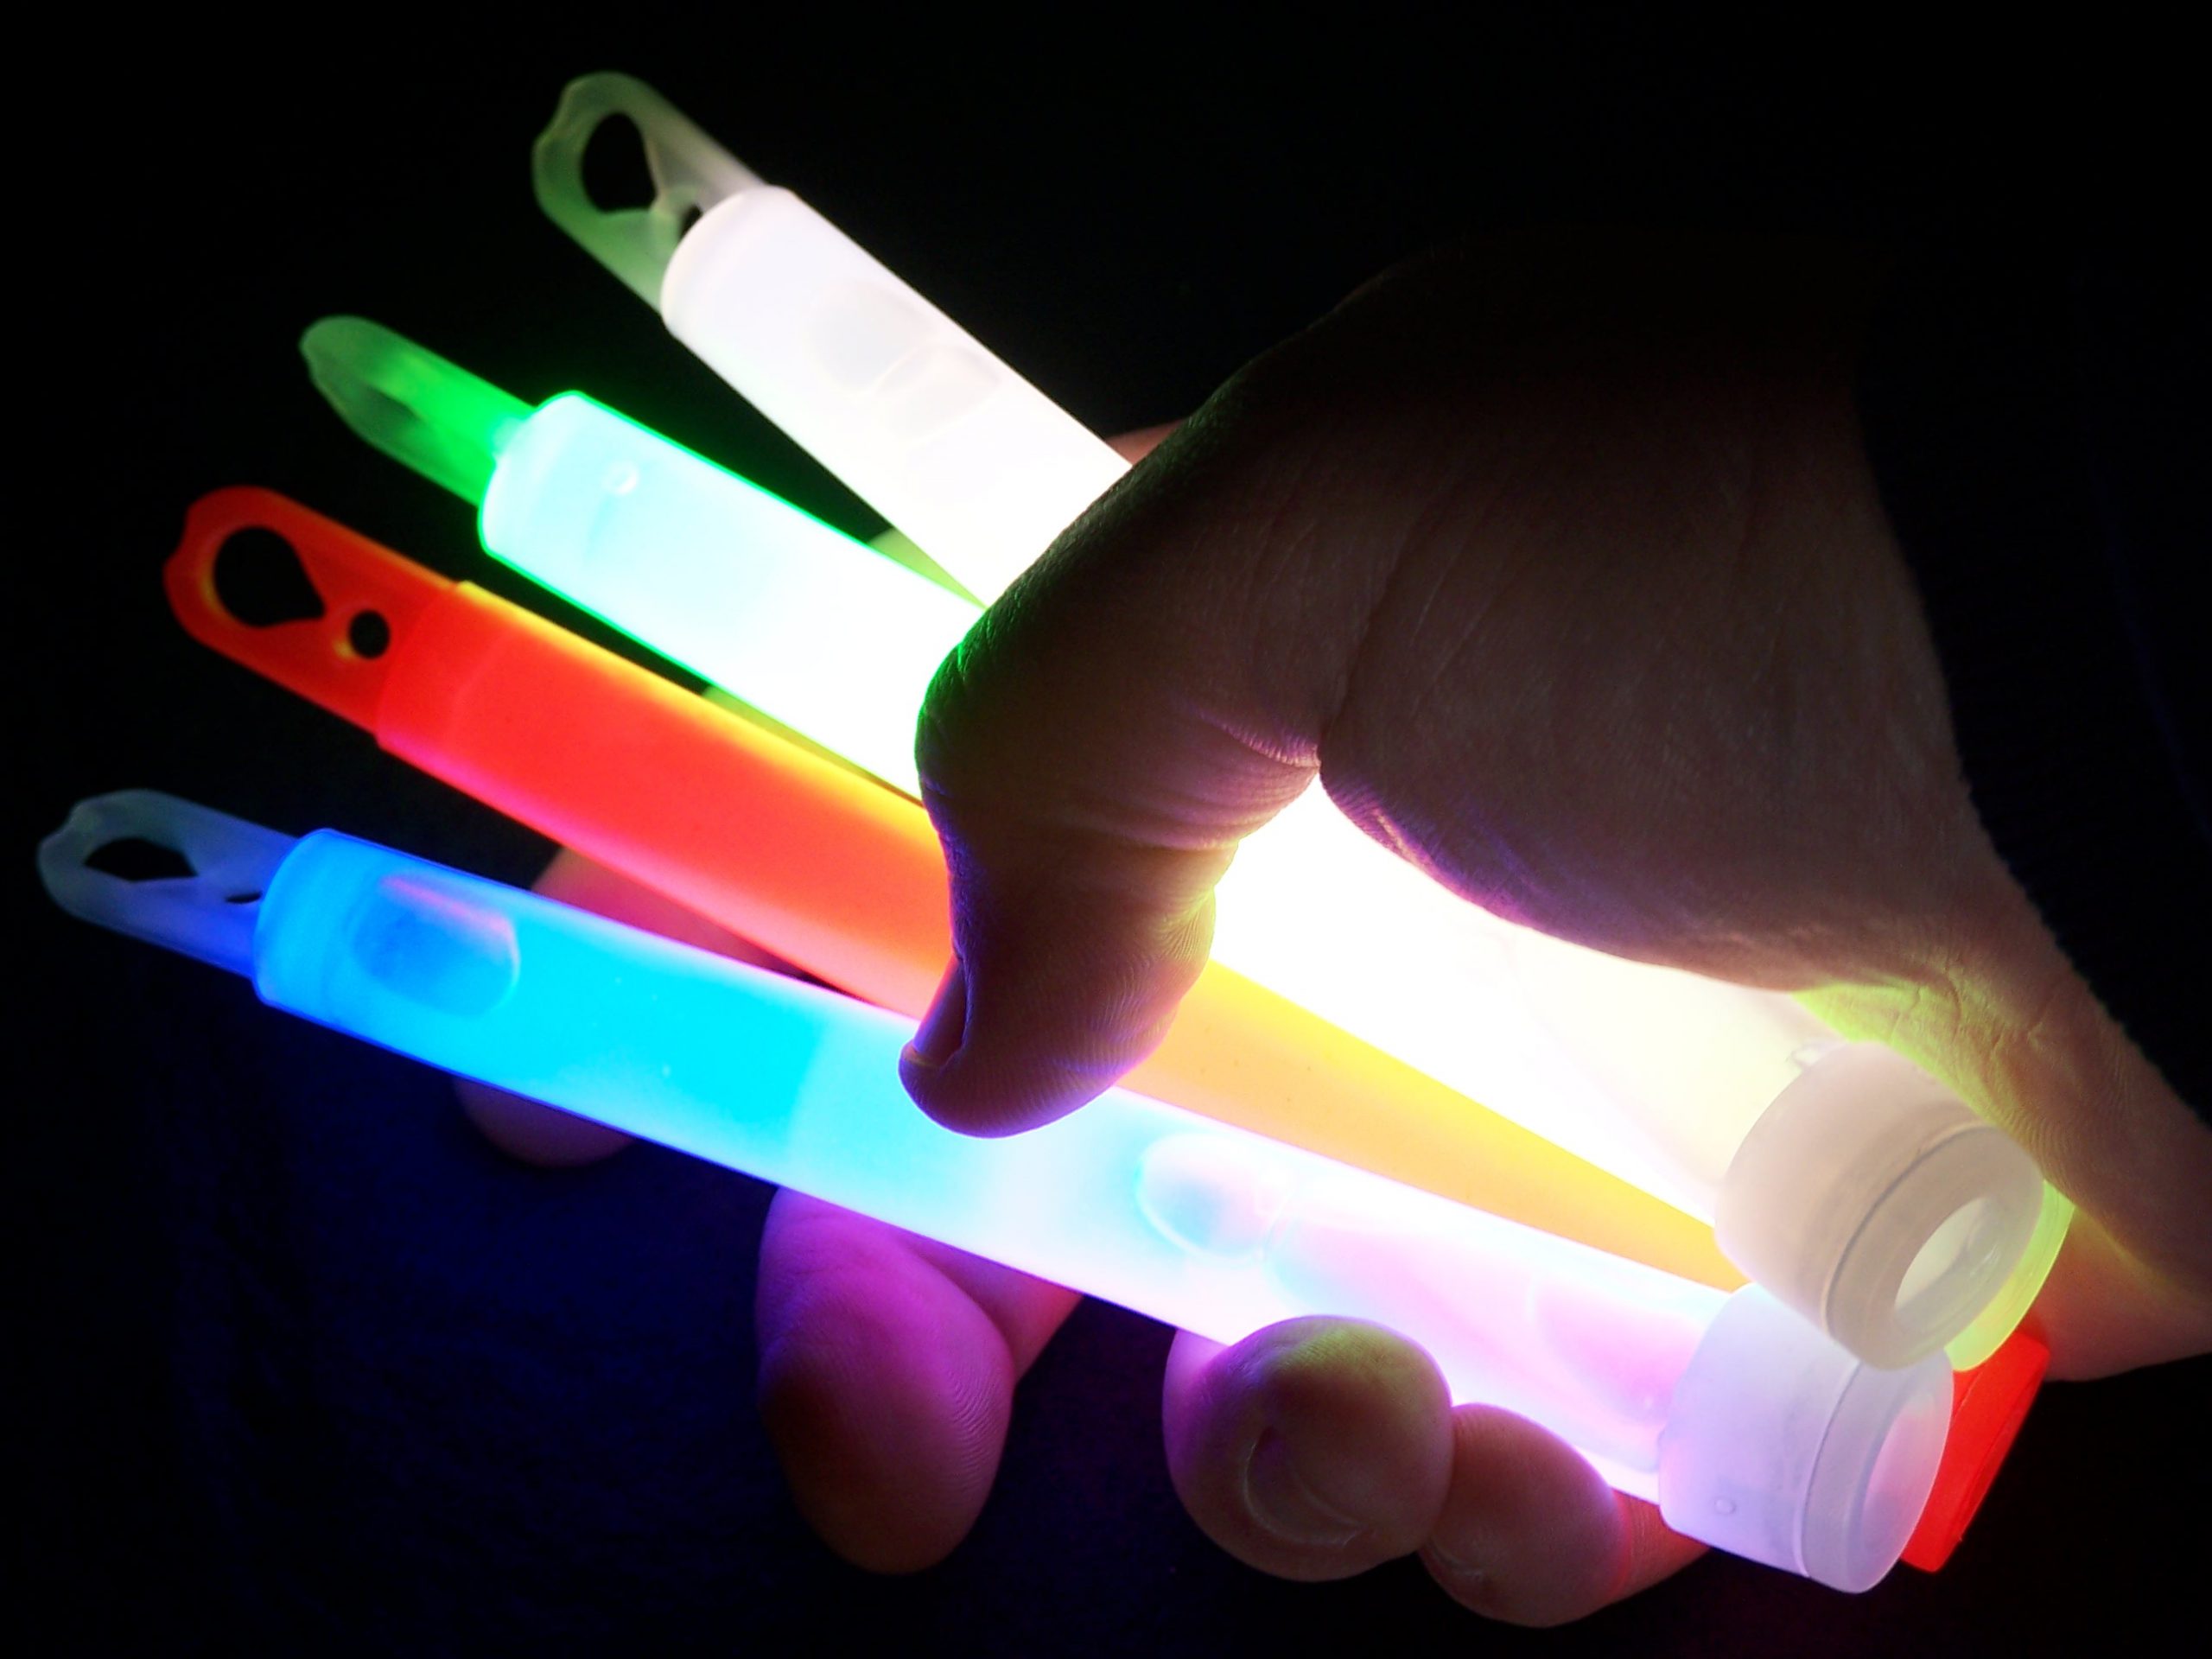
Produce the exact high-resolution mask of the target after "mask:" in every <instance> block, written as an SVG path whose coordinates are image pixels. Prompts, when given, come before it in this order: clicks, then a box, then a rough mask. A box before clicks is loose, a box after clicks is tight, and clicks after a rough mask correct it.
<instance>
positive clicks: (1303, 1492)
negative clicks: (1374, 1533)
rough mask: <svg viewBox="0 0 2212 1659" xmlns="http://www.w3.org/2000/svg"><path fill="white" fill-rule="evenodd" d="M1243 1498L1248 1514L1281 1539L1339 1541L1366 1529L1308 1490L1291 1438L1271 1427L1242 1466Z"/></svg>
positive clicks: (1315, 1542)
mask: <svg viewBox="0 0 2212 1659" xmlns="http://www.w3.org/2000/svg"><path fill="white" fill-rule="evenodd" d="M1244 1499H1245V1503H1246V1504H1247V1506H1248V1507H1249V1509H1250V1510H1251V1513H1252V1518H1253V1519H1254V1520H1255V1521H1256V1522H1259V1523H1260V1525H1261V1526H1262V1527H1264V1528H1265V1529H1267V1530H1268V1531H1269V1532H1271V1533H1273V1534H1274V1535H1275V1536H1276V1537H1278V1538H1280V1539H1281V1540H1282V1541H1284V1542H1285V1543H1290V1544H1300V1545H1308V1546H1337V1545H1344V1544H1348V1543H1350V1542H1351V1541H1352V1540H1353V1539H1355V1538H1357V1537H1358V1536H1359V1535H1360V1534H1362V1533H1363V1532H1365V1531H1366V1530H1367V1528H1366V1527H1365V1526H1364V1525H1363V1524H1362V1523H1361V1522H1360V1521H1359V1520H1358V1518H1357V1516H1350V1515H1347V1514H1345V1513H1344V1511H1343V1510H1340V1509H1338V1507H1337V1506H1336V1505H1335V1504H1333V1503H1330V1502H1329V1500H1328V1499H1326V1498H1325V1497H1322V1496H1321V1495H1320V1494H1319V1492H1317V1491H1314V1490H1313V1485H1312V1484H1311V1483H1310V1482H1309V1481H1307V1479H1306V1477H1305V1476H1304V1475H1303V1474H1302V1473H1300V1471H1299V1467H1298V1459H1297V1457H1296V1456H1295V1454H1294V1452H1292V1451H1291V1447H1290V1442H1289V1441H1288V1440H1285V1439H1284V1438H1283V1437H1282V1436H1281V1434H1279V1433H1276V1432H1275V1431H1274V1429H1272V1428H1270V1429H1266V1430H1263V1431H1262V1433H1261V1435H1260V1439H1259V1441H1258V1443H1257V1444H1256V1445H1255V1446H1253V1448H1252V1456H1251V1459H1250V1460H1249V1462H1248V1463H1246V1464H1245V1465H1244Z"/></svg>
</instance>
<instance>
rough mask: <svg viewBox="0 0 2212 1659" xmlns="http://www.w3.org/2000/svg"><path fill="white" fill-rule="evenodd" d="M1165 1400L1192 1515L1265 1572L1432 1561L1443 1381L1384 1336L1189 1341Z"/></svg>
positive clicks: (1368, 1329)
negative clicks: (1427, 1550) (1419, 1558)
mask: <svg viewBox="0 0 2212 1659" xmlns="http://www.w3.org/2000/svg"><path fill="white" fill-rule="evenodd" d="M1161 1399H1162V1427H1163V1429H1164V1431H1165V1433H1166V1443H1167V1468H1168V1474H1169V1476H1170V1478H1172V1479H1173V1482H1174V1484H1175V1491H1176V1493H1177V1495H1178V1496H1179V1497H1181V1499H1182V1500H1183V1506H1184V1508H1185V1509H1186V1510H1189V1511H1190V1513H1191V1517H1192V1519H1193V1520H1194V1521H1196V1522H1198V1526H1199V1528H1200V1529H1202V1530H1203V1531H1205V1534H1206V1535H1207V1536H1209V1537H1210V1538H1211V1539H1212V1540H1213V1541H1215V1542H1216V1543H1217V1544H1219V1545H1220V1546H1221V1547H1222V1548H1224V1549H1225V1550H1227V1551H1228V1552H1229V1553H1230V1554H1232V1555H1234V1556H1236V1558H1237V1559H1238V1560H1241V1561H1244V1562H1247V1563H1249V1565H1251V1566H1253V1567H1259V1568H1260V1569H1261V1570H1262V1571H1263V1572H1268V1573H1274V1574H1276V1575H1277V1576H1279V1577H1281V1578H1287V1579H1300V1580H1322V1579H1340V1578H1346V1577H1349V1576H1350V1575H1351V1574H1353V1573H1363V1572H1365V1571H1366V1570H1367V1569H1368V1568H1370V1567H1374V1566H1376V1565H1377V1564H1379V1563H1381V1562H1383V1561H1386V1560H1393V1559H1395V1557H1397V1556H1400V1555H1405V1554H1410V1553H1412V1552H1413V1551H1414V1550H1415V1549H1418V1548H1421V1543H1422V1541H1424V1540H1425V1539H1426V1538H1427V1536H1428V1535H1429V1531H1430V1529H1431V1527H1432V1525H1433V1522H1434V1520H1435V1517H1436V1515H1437V1511H1438V1510H1439V1509H1440V1506H1441V1505H1442V1503H1443V1501H1444V1495H1445V1487H1446V1481H1447V1479H1448V1478H1449V1475H1450V1471H1451V1457H1452V1450H1451V1433H1450V1414H1449V1409H1448V1403H1449V1402H1448V1401H1447V1399H1446V1394H1445V1390H1444V1381H1443V1378H1442V1377H1441V1376H1440V1375H1439V1374H1438V1372H1437V1370H1436V1367H1435V1365H1434V1364H1433V1363H1432V1362H1431V1361H1430V1360H1429V1358H1428V1357H1427V1355H1426V1354H1424V1353H1422V1352H1421V1350H1419V1349H1418V1348H1415V1347H1414V1346H1413V1344H1410V1343H1408V1342H1406V1341H1405V1340H1404V1339H1403V1338H1400V1337H1397V1336H1395V1335H1394V1334H1393V1333H1391V1332H1388V1331H1385V1330H1383V1328H1382V1327H1380V1326H1378V1325H1363V1324H1357V1323H1354V1322H1352V1321H1350V1320H1343V1319H1293V1320H1290V1321H1288V1322H1287V1323H1285V1324H1281V1325H1272V1326H1270V1327H1268V1329H1267V1330H1265V1331H1262V1332H1256V1333H1255V1334H1254V1335H1252V1336H1250V1337H1248V1338H1245V1339H1244V1340H1243V1342H1241V1343H1238V1344H1236V1346H1235V1347H1233V1348H1222V1347H1220V1346H1218V1345H1217V1344H1213V1343H1209V1342H1206V1341H1205V1340H1204V1339H1203V1338H1198V1337H1193V1336H1192V1335H1190V1334H1188V1333H1187V1332H1185V1333H1184V1334H1181V1335H1179V1336H1178V1337H1177V1338H1176V1340H1175V1345H1174V1348H1173V1350H1172V1351H1171V1354H1170V1357H1169V1360H1168V1366H1167V1376H1166V1385H1165V1388H1164V1389H1163V1392H1162V1396H1161Z"/></svg>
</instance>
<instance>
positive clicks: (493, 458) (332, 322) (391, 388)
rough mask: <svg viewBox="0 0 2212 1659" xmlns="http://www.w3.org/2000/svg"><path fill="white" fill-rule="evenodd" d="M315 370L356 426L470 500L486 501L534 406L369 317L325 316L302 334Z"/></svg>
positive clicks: (312, 374) (318, 384)
mask: <svg viewBox="0 0 2212 1659" xmlns="http://www.w3.org/2000/svg"><path fill="white" fill-rule="evenodd" d="M300 354H301V355H302V356H303V357H305V358H306V359H307V360H308V378H310V379H311V380H313V381H314V382H315V390H317V391H320V392H321V393H322V395H323V396H324V397H327V398H328V399H329V400H330V402H331V404H332V405H333V406H334V408H335V409H336V410H338V412H339V414H340V416H343V417H344V419H345V422H346V425H348V426H350V427H352V428H353V430H354V431H355V432H356V433H358V434H359V435H360V436H361V437H362V438H363V439H364V440H365V442H368V443H370V444H371V445H372V446H374V447H375V448H378V449H381V450H382V451H384V453H385V454H387V455H390V456H391V458H392V459H393V460H394V461H401V462H404V464H406V465H407V466H410V467H413V468H414V469H415V470H416V472H418V473H421V474H423V476H424V477H426V478H428V479H429V480H432V481H433V482H435V483H439V484H442V485H444V486H446V488H448V489H449V490H451V491H452V492H453V493H454V494H456V495H458V496H460V497H461V498H462V499H464V500H468V501H481V500H482V499H484V492H485V490H486V488H487V487H489V486H490V484H491V482H492V474H493V470H494V469H495V468H496V467H498V465H499V454H500V452H501V451H502V450H504V449H505V448H506V444H507V440H508V439H509V438H510V437H512V435H513V434H514V431H515V429H516V428H518V427H519V426H520V425H521V424H522V423H523V422H524V419H526V418H527V417H528V416H529V414H530V406H529V405H528V404H525V403H524V402H523V401H522V399H521V398H519V397H512V396H511V395H510V394H508V393H506V392H504V391H500V390H499V387H497V386H495V385H492V383H491V382H489V381H488V380H481V379H479V378H477V377H476V376H474V375H473V374H471V373H469V372H468V371H467V370H466V369H464V368H461V367H460V366H459V365H455V364H452V363H448V362H447V361H446V359H443V358H442V357H440V356H439V355H438V354H437V353H435V352H426V351H424V350H423V348H422V347H421V346H417V345H416V344H415V342H414V341H412V340H408V339H406V338H405V337H404V336H403V335H400V334H394V333H392V332H391V329H389V328H384V327H378V325H377V324H375V323H373V322H371V321H368V320H367V319H365V318H363V317H325V318H324V319H323V320H322V321H320V322H318V323H316V324H315V326H314V327H311V328H309V329H308V331H307V333H306V334H302V336H301V337H300Z"/></svg>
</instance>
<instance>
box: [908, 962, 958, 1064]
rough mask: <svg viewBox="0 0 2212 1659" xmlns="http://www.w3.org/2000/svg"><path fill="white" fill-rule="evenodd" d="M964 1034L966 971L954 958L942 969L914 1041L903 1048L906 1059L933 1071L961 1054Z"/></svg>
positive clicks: (915, 1033) (916, 1030)
mask: <svg viewBox="0 0 2212 1659" xmlns="http://www.w3.org/2000/svg"><path fill="white" fill-rule="evenodd" d="M967 1034H968V970H967V969H965V968H963V966H961V963H960V958H959V957H954V958H953V959H952V960H951V961H950V963H947V964H946V965H945V969H944V978H943V979H942V980H940V981H938V988H937V995H935V996H934V997H932V998H931V1000H930V1010H929V1012H928V1013H927V1014H924V1015H923V1016H922V1023H921V1024H920V1026H919V1027H917V1028H916V1029H915V1032H914V1040H913V1041H912V1042H911V1043H909V1044H907V1045H906V1058H908V1059H910V1060H912V1062H914V1064H915V1065H925V1066H928V1067H929V1068H930V1069H931V1071H935V1070H936V1069H937V1068H938V1066H941V1065H944V1063H945V1062H946V1061H947V1060H949V1059H950V1058H952V1057H953V1056H954V1055H955V1054H957V1053H958V1052H960V1045H961V1042H962V1040H963V1039H964V1038H965V1037H966V1036H967Z"/></svg>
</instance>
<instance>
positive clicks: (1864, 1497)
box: [1659, 1285, 1951, 1592]
mask: <svg viewBox="0 0 2212 1659" xmlns="http://www.w3.org/2000/svg"><path fill="white" fill-rule="evenodd" d="M1950 1419H1951V1371H1950V1367H1949V1366H1948V1365H1947V1364H1946V1363H1944V1362H1943V1360H1942V1358H1941V1357H1929V1358H1928V1359H1925V1360H1923V1361H1922V1362H1921V1363H1919V1364H1917V1365H1915V1366H1912V1367H1910V1368H1909V1369H1907V1370H1878V1369H1877V1368H1876V1367H1874V1366H1872V1365H1867V1364H1865V1363H1861V1362H1860V1361H1859V1360H1855V1359H1853V1357H1851V1356H1850V1355H1848V1354H1847V1353H1845V1352H1844V1351H1843V1350H1842V1349H1840V1348H1839V1347H1837V1346H1836V1344H1834V1343H1833V1342H1831V1341H1829V1340H1828V1339H1827V1338H1826V1337H1824V1336H1822V1335H1821V1333H1820V1332H1818V1331H1816V1330H1815V1329H1814V1328H1813V1327H1812V1326H1811V1325H1808V1324H1807V1323H1806V1322H1805V1321H1804V1320H1803V1319H1800V1318H1798V1317H1797V1315H1796V1314H1795V1313H1791V1312H1790V1311H1789V1309H1788V1308H1786V1307H1784V1306H1782V1304H1781V1303H1779V1302H1778V1301H1777V1300H1774V1298H1772V1297H1771V1296H1769V1295H1768V1294H1766V1293H1765V1292H1764V1291H1762V1290H1760V1289H1759V1288H1758V1287H1757V1286H1755V1285H1754V1286H1747V1287H1745V1288H1744V1289H1742V1290H1739V1291H1738V1292H1737V1293H1736V1294H1734V1295H1733V1296H1732V1297H1730V1298H1729V1299H1728V1300H1727V1302H1726V1304H1724V1305H1723V1306H1722V1307H1721V1310H1720V1313H1719V1316H1718V1317H1717V1318H1715V1319H1714V1320H1713V1324H1712V1325H1711V1326H1709V1327H1708V1328H1707V1332H1706V1334H1705V1338H1704V1340H1703V1341H1702V1342H1700V1344H1699V1345H1698V1349H1697V1351H1696V1353H1695V1354H1694V1355H1693V1356H1692V1357H1691V1360H1690V1363H1689V1367H1688V1370H1685V1371H1684V1372H1683V1374H1682V1377H1681V1381H1680V1382H1679V1383H1676V1384H1675V1395H1674V1399H1673V1401H1672V1402H1671V1404H1670V1405H1669V1410H1668V1414H1667V1427H1666V1428H1665V1429H1664V1430H1663V1431H1662V1433H1661V1434H1660V1437H1659V1512H1660V1514H1661V1516H1662V1517H1664V1519H1665V1521H1666V1522H1667V1524H1668V1525H1669V1526H1670V1527H1672V1528H1673V1529H1675V1531H1677V1532H1679V1533H1681V1534H1683V1535H1686V1536H1688V1537H1691V1538H1695V1539H1698V1540H1700V1541H1702V1542H1705V1543H1708V1544H1711V1545H1713V1546H1714V1547H1715V1548H1720V1549H1725V1550H1727V1551H1729V1552H1730V1553H1732V1554H1737V1555H1742V1556H1746V1557H1748V1558H1749V1559H1751V1560H1755V1561H1764V1562H1765V1563H1767V1564H1768V1565H1769V1566H1772V1567H1783V1568H1785V1569H1786V1570H1788V1571H1790V1572H1793V1573H1802V1574H1803V1575H1804V1576H1805V1577H1807V1578H1809V1579H1813V1580H1817V1581H1819V1582H1820V1583H1821V1584H1825V1585H1827V1586H1830V1587H1831V1588H1833V1589H1837V1590H1848V1591H1853V1592H1857V1591H1860V1590H1867V1589H1872V1587H1873V1586H1875V1585H1876V1584H1878V1583H1879V1582H1880V1581H1881V1580H1882V1579H1883V1578H1884V1576H1885V1575H1886V1574H1887V1573H1888V1572H1889V1570H1890V1568H1891V1567H1893V1566H1895V1565H1896V1564H1897V1559H1898V1557H1899V1555H1900V1554H1901V1553H1902V1552H1903V1551H1904V1547H1905V1543H1906V1541H1907V1540H1908V1539H1909V1538H1910V1536H1911V1535H1912V1531H1913V1529H1914V1527H1915V1526H1916V1524H1917V1522H1919V1519H1920V1516H1921V1513H1922V1510H1923V1507H1924V1506H1925V1504H1926V1503H1927V1499H1928V1494H1929V1490H1930V1488H1931V1487H1932V1486H1933V1485H1934V1484H1935V1480H1936V1470H1937V1468H1938V1466H1939V1465H1940V1464H1941V1461H1942V1454H1943V1446H1944V1442H1945V1440H1946V1437H1947V1435H1948V1431H1949V1428H1950Z"/></svg>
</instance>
